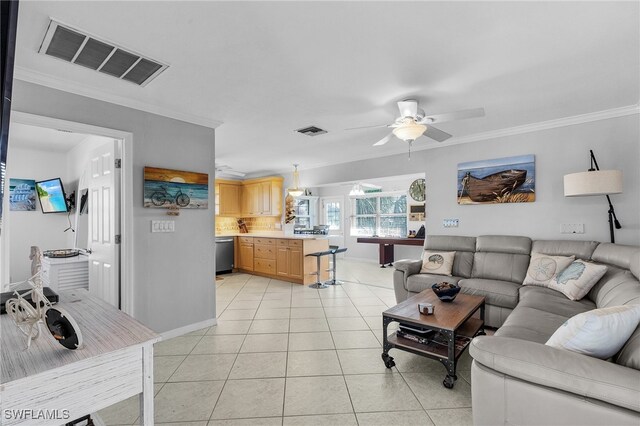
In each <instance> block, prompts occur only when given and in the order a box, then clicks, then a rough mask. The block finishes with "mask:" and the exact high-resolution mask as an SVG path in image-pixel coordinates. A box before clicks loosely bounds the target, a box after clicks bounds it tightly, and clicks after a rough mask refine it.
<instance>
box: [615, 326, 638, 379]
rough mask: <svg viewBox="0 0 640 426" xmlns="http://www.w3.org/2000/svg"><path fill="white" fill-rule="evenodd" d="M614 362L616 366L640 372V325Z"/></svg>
mask: <svg viewBox="0 0 640 426" xmlns="http://www.w3.org/2000/svg"><path fill="white" fill-rule="evenodd" d="M613 360H614V361H615V363H616V364H620V365H624V366H625V367H629V368H635V369H636V370H640V325H639V326H638V328H636V330H635V331H634V332H633V334H632V335H631V337H630V338H629V340H627V343H625V345H624V346H623V347H622V349H620V352H618V354H617V355H616V356H615V357H614V358H613Z"/></svg>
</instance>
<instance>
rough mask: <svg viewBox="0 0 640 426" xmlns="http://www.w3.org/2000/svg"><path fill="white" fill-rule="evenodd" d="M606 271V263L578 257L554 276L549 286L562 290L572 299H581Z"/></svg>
mask: <svg viewBox="0 0 640 426" xmlns="http://www.w3.org/2000/svg"><path fill="white" fill-rule="evenodd" d="M606 272H607V266H606V265H599V264H597V263H593V262H587V261H585V260H582V259H578V260H576V261H574V262H573V263H571V265H569V266H568V267H567V268H566V269H564V270H563V271H560V272H559V273H558V275H556V276H555V277H553V279H552V280H551V282H549V288H552V289H554V290H558V291H559V292H562V294H564V295H565V296H567V297H568V298H569V299H571V300H580V299H582V298H583V297H584V296H586V295H587V293H589V290H591V288H592V287H593V286H594V285H596V283H597V282H598V281H599V280H600V278H602V276H603V275H604V274H605V273H606Z"/></svg>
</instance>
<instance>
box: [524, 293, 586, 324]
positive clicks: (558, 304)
mask: <svg viewBox="0 0 640 426" xmlns="http://www.w3.org/2000/svg"><path fill="white" fill-rule="evenodd" d="M520 307H527V308H533V309H537V310H539V311H544V312H549V313H552V314H556V315H560V316H563V317H565V318H571V317H572V316H574V315H578V314H581V313H582V312H586V311H590V310H592V309H596V304H595V303H593V302H592V301H591V300H589V299H587V298H584V299H582V300H578V301H573V300H569V299H567V297H566V296H565V295H564V294H562V293H560V292H559V291H555V290H552V289H550V288H545V287H534V286H524V287H521V288H520V301H519V302H518V308H516V309H519V308H520Z"/></svg>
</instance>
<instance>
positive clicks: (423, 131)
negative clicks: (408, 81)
mask: <svg viewBox="0 0 640 426" xmlns="http://www.w3.org/2000/svg"><path fill="white" fill-rule="evenodd" d="M398 110H399V111H400V116H399V117H398V118H396V119H395V121H394V122H393V123H392V124H383V125H380V126H365V127H355V128H352V129H347V130H355V129H367V128H374V127H389V128H392V129H393V130H392V131H391V133H389V134H388V135H387V136H385V137H384V138H382V139H380V140H379V141H378V142H376V143H374V144H373V146H380V145H384V144H386V143H387V142H389V141H390V140H391V138H392V137H393V136H395V137H397V138H398V139H400V140H403V141H405V142H408V143H409V150H411V143H412V142H413V141H414V140H416V139H418V138H419V137H420V136H426V137H428V138H431V139H433V140H435V141H437V142H443V141H445V140H447V139H449V138H450V137H452V135H450V134H449V133H447V132H444V131H442V130H440V129H438V128H436V127H433V126H432V124H433V123H444V122H446V121H455V120H464V119H467V118H475V117H484V108H473V109H465V110H461V111H455V112H448V113H444V114H431V115H426V114H425V112H424V110H423V109H422V108H419V106H418V101H417V100H415V99H405V100H403V101H400V102H398Z"/></svg>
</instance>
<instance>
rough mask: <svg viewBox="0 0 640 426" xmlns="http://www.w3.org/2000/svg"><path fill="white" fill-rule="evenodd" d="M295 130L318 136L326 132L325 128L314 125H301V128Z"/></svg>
mask: <svg viewBox="0 0 640 426" xmlns="http://www.w3.org/2000/svg"><path fill="white" fill-rule="evenodd" d="M296 132H298V133H302V134H303V135H307V136H318V135H322V134H325V133H327V131H326V130H322V129H321V128H319V127H316V126H309V127H303V128H302V129H298V130H296Z"/></svg>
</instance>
